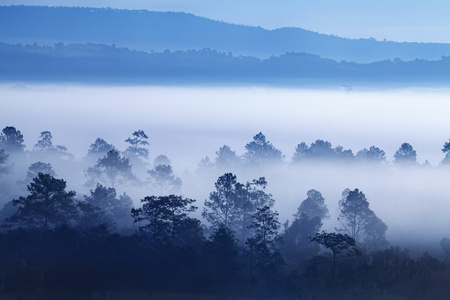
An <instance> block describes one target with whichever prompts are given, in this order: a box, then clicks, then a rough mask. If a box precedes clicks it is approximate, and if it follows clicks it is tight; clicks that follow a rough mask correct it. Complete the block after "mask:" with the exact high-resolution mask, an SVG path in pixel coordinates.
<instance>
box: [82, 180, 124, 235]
mask: <svg viewBox="0 0 450 300" xmlns="http://www.w3.org/2000/svg"><path fill="white" fill-rule="evenodd" d="M84 201H85V202H86V203H89V204H91V205H92V206H94V207H98V208H100V209H101V211H102V212H103V213H104V215H105V219H107V220H109V224H117V225H119V226H125V225H130V224H129V223H130V221H131V217H130V212H131V209H132V208H133V201H132V200H131V198H130V197H129V196H128V195H127V194H125V193H124V194H122V195H121V196H119V197H117V192H116V190H115V189H114V188H107V187H105V186H103V185H101V184H97V187H96V188H95V189H94V190H91V191H90V195H89V196H84Z"/></svg>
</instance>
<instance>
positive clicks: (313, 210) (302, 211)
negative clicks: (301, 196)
mask: <svg viewBox="0 0 450 300" xmlns="http://www.w3.org/2000/svg"><path fill="white" fill-rule="evenodd" d="M306 195H307V198H306V199H305V200H303V202H302V203H301V204H300V206H299V207H298V209H297V213H296V214H295V215H294V216H295V217H296V218H297V219H299V218H300V217H301V216H302V215H305V216H306V217H307V218H308V219H313V218H315V217H318V218H319V219H320V220H323V219H325V218H327V217H328V208H327V206H326V205H325V199H324V198H323V197H322V194H321V193H320V192H318V191H316V190H309V191H308V192H307V193H306Z"/></svg>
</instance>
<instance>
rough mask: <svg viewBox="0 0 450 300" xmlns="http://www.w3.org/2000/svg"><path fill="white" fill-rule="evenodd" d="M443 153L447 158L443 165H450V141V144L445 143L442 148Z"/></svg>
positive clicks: (442, 162)
mask: <svg viewBox="0 0 450 300" xmlns="http://www.w3.org/2000/svg"><path fill="white" fill-rule="evenodd" d="M441 151H442V152H443V153H444V154H445V157H444V159H443V160H442V161H441V164H443V165H449V164H450V140H449V141H448V142H445V143H444V146H443V147H442V149H441Z"/></svg>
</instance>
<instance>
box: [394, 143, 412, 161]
mask: <svg viewBox="0 0 450 300" xmlns="http://www.w3.org/2000/svg"><path fill="white" fill-rule="evenodd" d="M416 157H417V155H416V151H415V150H414V148H413V147H412V146H411V145H410V144H408V143H403V144H402V145H401V146H400V148H399V149H398V150H397V151H396V152H395V154H394V159H395V160H394V163H395V164H397V165H400V166H412V165H415V164H416V163H417V161H416Z"/></svg>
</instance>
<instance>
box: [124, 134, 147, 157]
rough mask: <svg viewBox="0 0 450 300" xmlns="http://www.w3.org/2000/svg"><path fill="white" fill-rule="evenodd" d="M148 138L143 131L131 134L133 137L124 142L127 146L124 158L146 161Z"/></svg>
mask: <svg viewBox="0 0 450 300" xmlns="http://www.w3.org/2000/svg"><path fill="white" fill-rule="evenodd" d="M147 140H148V136H147V135H146V134H145V132H144V131H143V130H137V131H135V132H133V136H132V137H129V138H127V139H126V140H125V142H127V143H128V144H129V146H128V148H127V149H126V150H125V153H124V154H125V156H127V157H129V158H131V159H143V160H144V161H145V160H147V159H148V153H149V152H148V149H147V146H148V145H149V143H148V142H147Z"/></svg>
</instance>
